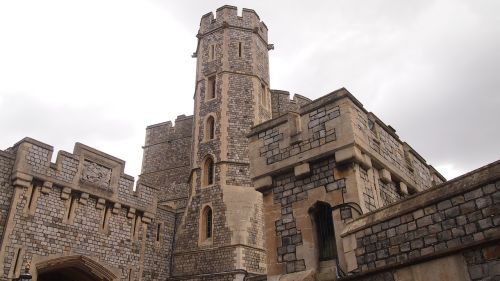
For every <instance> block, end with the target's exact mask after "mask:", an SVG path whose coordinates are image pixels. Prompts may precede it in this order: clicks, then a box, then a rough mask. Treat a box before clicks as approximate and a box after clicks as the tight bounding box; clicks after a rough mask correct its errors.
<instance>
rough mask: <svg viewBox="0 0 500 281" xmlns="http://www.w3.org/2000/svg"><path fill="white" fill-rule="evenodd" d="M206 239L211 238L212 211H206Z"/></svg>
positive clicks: (209, 209)
mask: <svg viewBox="0 0 500 281" xmlns="http://www.w3.org/2000/svg"><path fill="white" fill-rule="evenodd" d="M206 235H207V238H212V209H211V208H208V210H207V232H206Z"/></svg>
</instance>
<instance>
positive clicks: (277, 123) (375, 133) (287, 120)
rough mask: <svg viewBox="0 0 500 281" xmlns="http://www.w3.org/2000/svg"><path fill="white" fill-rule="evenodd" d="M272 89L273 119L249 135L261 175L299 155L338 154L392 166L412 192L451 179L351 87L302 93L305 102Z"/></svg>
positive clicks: (394, 174)
mask: <svg viewBox="0 0 500 281" xmlns="http://www.w3.org/2000/svg"><path fill="white" fill-rule="evenodd" d="M272 93H273V119H271V120H268V121H266V122H264V123H261V124H259V125H257V126H255V127H253V128H252V130H251V132H250V134H249V135H248V137H249V138H250V149H249V150H250V153H251V154H253V155H252V156H251V157H252V158H253V159H256V161H255V165H252V173H253V175H254V176H255V177H256V178H258V177H262V176H265V175H269V174H273V173H275V172H279V171H282V170H284V169H289V168H290V167H293V166H294V165H295V164H296V162H297V159H300V160H301V161H309V160H311V159H318V158H321V157H326V156H328V155H333V154H335V157H336V158H338V159H337V160H338V161H339V162H341V159H342V158H344V157H345V160H346V161H347V160H349V161H354V162H357V163H359V164H360V165H361V166H363V167H364V169H368V168H371V167H375V168H376V169H385V170H387V171H389V172H390V174H391V177H388V178H392V179H393V180H395V182H403V183H404V184H405V186H407V187H408V189H409V190H410V192H411V191H417V190H425V189H428V188H429V187H431V186H432V185H435V184H437V183H441V182H443V181H445V179H444V178H443V177H442V176H441V175H439V174H436V173H434V172H433V170H432V169H429V167H428V165H427V163H426V161H425V160H424V159H423V158H422V157H421V156H420V155H419V154H418V153H417V152H415V150H413V148H411V146H409V145H408V144H406V143H405V142H403V141H401V140H400V138H399V137H398V136H397V135H396V133H395V130H394V129H393V128H392V127H390V126H388V125H386V124H385V123H383V122H382V121H381V120H380V119H378V118H377V117H376V116H375V114H373V113H371V112H368V111H367V110H366V109H365V108H364V107H363V105H362V104H361V103H360V102H359V101H358V100H357V99H356V98H355V97H354V96H353V95H352V94H351V93H349V91H347V90H346V89H345V88H341V89H339V90H336V91H334V92H332V93H330V94H327V95H325V96H323V97H320V98H318V99H316V100H313V101H309V102H306V101H307V100H306V98H304V97H301V96H299V97H297V101H299V100H300V101H302V102H304V104H301V105H300V106H298V105H297V104H296V103H295V102H292V101H290V100H289V98H288V97H289V93H288V92H284V91H273V92H272ZM275 100H276V101H275ZM275 108H277V109H276V110H275ZM275 115H276V116H277V117H275Z"/></svg>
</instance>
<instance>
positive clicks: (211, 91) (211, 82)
mask: <svg viewBox="0 0 500 281" xmlns="http://www.w3.org/2000/svg"><path fill="white" fill-rule="evenodd" d="M215 92H216V88H215V75H214V76H211V77H208V89H207V100H211V99H213V98H215Z"/></svg>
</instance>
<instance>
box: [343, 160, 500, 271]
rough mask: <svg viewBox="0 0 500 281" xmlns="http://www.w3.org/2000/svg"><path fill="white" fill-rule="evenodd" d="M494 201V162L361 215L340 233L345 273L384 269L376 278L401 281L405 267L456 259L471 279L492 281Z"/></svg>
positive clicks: (498, 199)
mask: <svg viewBox="0 0 500 281" xmlns="http://www.w3.org/2000/svg"><path fill="white" fill-rule="evenodd" d="M499 203H500V162H496V163H493V164H490V165H488V166H485V167H483V168H480V169H478V170H476V171H473V172H471V173H469V174H466V175H464V176H461V177H459V178H457V179H455V180H453V181H450V182H447V183H444V184H442V185H439V186H437V187H435V188H431V189H429V190H427V191H425V192H421V193H418V194H416V195H414V196H412V197H410V198H408V199H406V200H403V201H400V202H397V203H394V204H392V205H389V206H387V207H385V208H382V209H379V210H377V211H375V212H372V213H369V214H367V215H365V216H362V217H360V218H358V219H356V220H355V221H353V222H351V223H350V224H348V225H347V226H346V228H345V230H344V233H343V234H342V237H343V244H344V251H345V254H346V256H347V257H348V258H347V260H348V262H347V264H348V266H347V271H348V272H350V273H354V274H358V275H361V276H362V275H364V274H368V273H370V274H372V273H375V272H382V271H388V273H387V272H386V273H383V275H384V276H387V277H383V278H382V279H380V280H401V279H398V278H402V277H398V276H401V274H403V273H401V270H403V269H404V267H410V266H413V265H414V264H417V263H422V262H427V261H429V260H433V259H441V258H443V257H446V256H457V255H458V256H459V259H460V260H461V262H463V265H462V267H465V266H466V268H467V269H468V273H469V276H470V279H471V280H490V279H483V278H486V277H488V278H493V279H491V280H496V278H500V251H499V248H498V246H495V245H498V241H500V235H499V234H500V208H499V207H498V204H499ZM492 245H493V246H492ZM423 266H424V267H425V265H423ZM402 267H403V269H400V268H402ZM351 279H353V278H351ZM354 279H355V278H354ZM356 280H357V279H356ZM359 280H365V279H359ZM366 280H374V279H366ZM377 280H378V279H377ZM464 280H465V279H464Z"/></svg>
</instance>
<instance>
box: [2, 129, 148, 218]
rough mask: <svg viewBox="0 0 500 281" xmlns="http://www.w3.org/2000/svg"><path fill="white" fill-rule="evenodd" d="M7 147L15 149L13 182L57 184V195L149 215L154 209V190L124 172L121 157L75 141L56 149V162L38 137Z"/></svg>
mask: <svg viewBox="0 0 500 281" xmlns="http://www.w3.org/2000/svg"><path fill="white" fill-rule="evenodd" d="M10 150H12V151H13V152H15V157H16V158H15V159H16V160H15V164H14V167H13V172H12V180H13V181H14V183H16V182H17V183H21V185H24V184H25V185H30V184H33V183H35V185H37V184H38V185H41V186H42V189H41V191H42V193H50V192H55V190H56V189H53V187H54V186H58V187H59V188H61V190H62V193H61V198H62V199H65V198H67V197H69V196H70V195H71V194H76V195H78V196H79V198H80V199H79V200H80V201H84V200H85V199H87V198H89V197H93V198H96V199H97V200H98V201H100V202H106V204H112V205H113V206H120V207H128V208H130V209H134V210H136V211H139V212H142V213H144V214H147V215H146V216H148V217H150V218H151V217H152V216H153V214H154V213H155V212H156V196H155V194H156V192H157V191H156V190H155V189H154V188H153V187H150V186H148V185H145V184H143V183H141V182H137V185H136V188H135V190H134V178H133V177H132V176H129V175H127V174H125V173H124V167H125V161H123V160H121V159H118V158H116V157H114V156H111V155H109V154H106V153H104V152H101V151H98V150H96V149H94V148H92V147H89V146H86V145H84V144H81V143H76V144H75V147H74V150H73V153H69V152H65V151H59V153H58V154H57V158H56V162H55V163H52V162H51V158H52V154H53V152H54V148H53V147H52V146H50V145H47V144H45V143H42V142H40V141H37V140H34V139H31V138H24V139H23V140H21V141H19V142H18V143H16V144H15V145H14V146H13V147H12V148H11V149H10ZM22 183H24V184H22Z"/></svg>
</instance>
